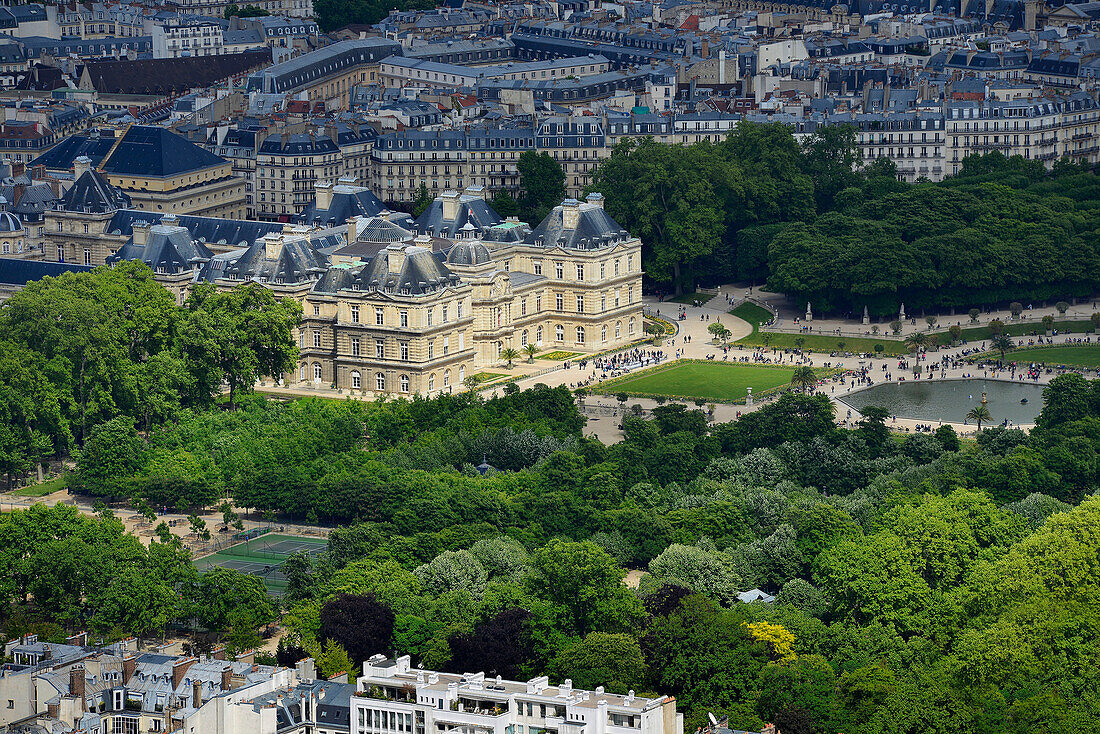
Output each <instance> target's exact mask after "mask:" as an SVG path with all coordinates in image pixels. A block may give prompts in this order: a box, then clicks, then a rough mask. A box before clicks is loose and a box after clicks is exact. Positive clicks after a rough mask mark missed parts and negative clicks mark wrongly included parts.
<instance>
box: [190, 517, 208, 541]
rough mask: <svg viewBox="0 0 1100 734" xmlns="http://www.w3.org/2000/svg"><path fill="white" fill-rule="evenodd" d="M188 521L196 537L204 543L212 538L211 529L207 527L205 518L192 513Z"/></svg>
mask: <svg viewBox="0 0 1100 734" xmlns="http://www.w3.org/2000/svg"><path fill="white" fill-rule="evenodd" d="M187 522H188V523H189V524H190V526H191V532H192V533H193V534H194V536H195V538H196V539H198V540H201V541H203V542H204V543H205V542H207V541H209V540H210V531H209V530H207V528H206V520H203V519H202V518H201V517H199V516H198V515H190V516H188V518H187Z"/></svg>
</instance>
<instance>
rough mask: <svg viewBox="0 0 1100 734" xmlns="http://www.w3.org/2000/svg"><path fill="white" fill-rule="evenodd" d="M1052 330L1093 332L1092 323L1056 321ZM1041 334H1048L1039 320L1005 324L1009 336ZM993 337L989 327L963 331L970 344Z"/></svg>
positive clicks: (1067, 332)
mask: <svg viewBox="0 0 1100 734" xmlns="http://www.w3.org/2000/svg"><path fill="white" fill-rule="evenodd" d="M1052 328H1054V329H1057V330H1058V333H1059V334H1083V333H1085V332H1086V331H1092V322H1091V321H1055V322H1054V326H1053V327H1052ZM1040 332H1042V333H1046V332H1045V331H1044V329H1043V324H1042V322H1041V321H1039V319H1029V320H1028V321H1025V322H1024V323H1020V324H1005V333H1006V334H1008V335H1009V336H1029V335H1032V334H1039V333H1040ZM940 336H941V338H945V339H946V341H950V339H951V337H950V336H948V335H947V334H940ZM992 336H993V334H992V333H990V331H989V327H988V326H972V327H966V326H964V327H963V330H962V338H963V339H966V340H967V341H968V342H975V341H982V340H984V339H989V338H990V337H992Z"/></svg>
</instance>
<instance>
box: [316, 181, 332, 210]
mask: <svg viewBox="0 0 1100 734" xmlns="http://www.w3.org/2000/svg"><path fill="white" fill-rule="evenodd" d="M314 191H315V192H316V193H315V196H316V198H317V208H318V209H325V210H328V208H329V207H330V206H332V182H330V181H318V182H317V183H316V184H315V186H314Z"/></svg>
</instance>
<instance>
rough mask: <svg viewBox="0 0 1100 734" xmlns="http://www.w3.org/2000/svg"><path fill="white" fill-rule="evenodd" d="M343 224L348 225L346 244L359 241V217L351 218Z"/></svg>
mask: <svg viewBox="0 0 1100 734" xmlns="http://www.w3.org/2000/svg"><path fill="white" fill-rule="evenodd" d="M345 224H346V225H348V244H351V243H352V242H355V240H357V239H359V217H352V218H351V219H349V220H348V221H347V222H345Z"/></svg>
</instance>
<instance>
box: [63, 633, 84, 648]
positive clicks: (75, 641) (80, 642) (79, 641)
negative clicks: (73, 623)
mask: <svg viewBox="0 0 1100 734" xmlns="http://www.w3.org/2000/svg"><path fill="white" fill-rule="evenodd" d="M65 644H67V645H75V646H76V647H84V646H85V645H87V644H88V633H87V632H77V633H76V634H75V635H73V636H72V637H68V638H66V639H65Z"/></svg>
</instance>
